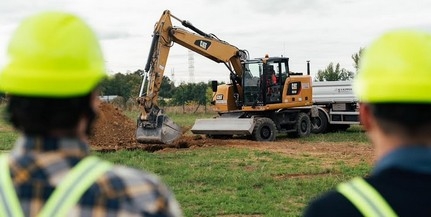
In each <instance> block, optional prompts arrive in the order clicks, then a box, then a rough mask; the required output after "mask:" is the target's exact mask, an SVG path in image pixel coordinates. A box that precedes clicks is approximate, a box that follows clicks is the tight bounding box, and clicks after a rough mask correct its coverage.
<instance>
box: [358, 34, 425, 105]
mask: <svg viewBox="0 0 431 217" xmlns="http://www.w3.org/2000/svg"><path fill="white" fill-rule="evenodd" d="M353 85H354V86H353V88H354V92H355V94H356V95H357V97H358V98H359V100H360V101H363V102H370V103H391V102H392V103H394V102H395V103H397V102H399V103H431V34H430V33H426V32H422V31H418V30H406V29H403V30H392V31H389V32H387V33H385V34H383V35H382V36H381V37H379V38H378V39H377V40H375V41H374V42H373V43H371V45H370V46H369V47H367V48H366V49H365V51H364V53H363V56H362V57H361V59H360V64H359V73H358V75H357V76H356V78H355V80H354V84H353Z"/></svg>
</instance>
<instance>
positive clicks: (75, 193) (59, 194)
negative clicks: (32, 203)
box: [39, 156, 111, 217]
mask: <svg viewBox="0 0 431 217" xmlns="http://www.w3.org/2000/svg"><path fill="white" fill-rule="evenodd" d="M110 168H111V164H109V163H108V162H105V161H101V160H99V159H98V158H97V157H94V156H89V157H86V158H84V159H83V160H81V161H80V162H79V164H78V165H76V166H75V167H74V168H73V169H72V170H71V171H70V172H69V173H68V174H67V175H66V177H65V178H64V180H63V181H62V182H61V183H60V184H59V185H58V186H57V187H56V188H55V191H54V193H52V195H51V196H50V197H49V199H48V201H47V202H46V204H45V206H44V207H43V209H42V211H41V212H40V213H39V217H51V216H65V214H66V213H67V212H68V211H69V210H70V209H71V208H72V206H74V205H75V204H76V203H77V202H78V201H79V199H80V198H81V196H82V195H83V194H84V192H85V191H86V190H87V189H88V188H89V187H90V186H91V185H92V184H93V183H94V182H95V181H96V180H97V178H99V177H100V176H101V175H102V174H103V173H105V172H106V171H107V170H109V169H110Z"/></svg>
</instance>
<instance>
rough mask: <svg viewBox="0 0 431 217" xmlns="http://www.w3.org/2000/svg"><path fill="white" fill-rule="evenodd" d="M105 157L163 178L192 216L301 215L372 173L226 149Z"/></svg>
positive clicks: (366, 168) (317, 161)
mask: <svg viewBox="0 0 431 217" xmlns="http://www.w3.org/2000/svg"><path fill="white" fill-rule="evenodd" d="M99 155H100V156H101V157H103V158H105V159H107V160H110V161H112V162H115V163H120V164H125V165H129V166H132V167H136V168H139V169H144V170H148V171H152V172H154V173H156V174H157V175H159V176H161V177H162V178H163V180H164V181H165V182H166V183H167V184H168V186H170V188H171V189H172V191H173V192H174V193H175V195H176V197H177V199H178V201H179V202H180V204H181V206H182V208H183V210H184V212H185V215H186V216H223V215H227V216H244V215H253V216H300V214H301V212H302V210H303V208H304V207H305V206H306V204H307V202H308V201H309V200H310V199H312V198H313V197H314V196H316V195H318V194H320V193H321V192H322V191H326V190H328V189H330V188H332V187H334V186H335V185H336V184H337V183H339V182H341V181H344V180H348V179H350V178H351V177H353V176H358V175H364V174H367V173H368V171H369V169H370V168H369V165H366V164H359V165H355V166H349V165H347V164H343V163H339V164H336V165H335V166H333V167H330V168H328V167H327V166H326V165H325V164H324V163H323V162H322V160H321V159H318V158H313V157H310V156H303V157H301V158H293V157H289V156H287V155H281V154H277V153H272V152H269V151H256V150H248V149H233V148H226V147H212V148H205V149H197V150H194V149H184V150H176V151H174V152H160V153H156V154H154V153H153V154H151V153H147V152H142V151H121V152H116V153H104V154H101V153H100V154H99Z"/></svg>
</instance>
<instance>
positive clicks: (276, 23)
mask: <svg viewBox="0 0 431 217" xmlns="http://www.w3.org/2000/svg"><path fill="white" fill-rule="evenodd" d="M53 9H55V10H63V11H69V12H73V13H75V14H77V15H79V16H80V17H82V18H84V19H85V20H86V21H87V23H89V25H90V26H91V27H92V28H93V29H94V30H95V31H96V33H97V35H98V37H99V39H100V41H101V45H102V49H103V51H104V55H105V59H106V63H107V69H108V70H109V72H110V73H117V72H124V73H126V72H133V71H136V70H137V69H143V68H144V67H145V63H146V59H147V56H148V51H149V46H150V43H151V35H152V31H153V27H154V24H155V22H156V21H158V20H159V18H160V16H161V14H162V12H163V11H164V10H166V9H168V10H170V11H171V13H172V14H173V15H175V16H176V17H178V18H180V19H183V20H188V21H190V22H191V23H192V24H193V25H194V26H196V27H197V28H199V29H201V30H202V31H204V32H206V33H213V34H215V35H216V36H218V37H219V38H220V39H222V40H225V41H227V42H229V43H230V44H232V45H235V46H237V47H238V48H240V49H246V50H248V51H249V53H250V56H251V57H252V58H254V57H262V56H264V55H265V54H269V55H270V56H280V55H283V56H287V57H289V58H290V68H291V71H296V72H305V71H306V61H307V60H310V62H311V72H312V74H313V75H314V74H315V73H316V72H317V71H318V70H319V69H324V68H326V66H327V65H328V64H329V63H330V62H334V63H340V65H341V67H343V68H346V69H348V70H351V71H354V68H353V61H352V59H351V55H352V54H354V53H356V52H358V51H359V48H361V47H365V46H366V45H368V44H369V43H370V42H371V41H372V40H373V39H374V38H376V37H377V36H378V35H380V34H381V33H383V32H384V31H387V30H390V29H395V28H406V27H408V28H410V27H411V28H419V29H424V30H427V31H431V19H430V18H431V15H430V10H431V1H429V0H408V1H406V0H181V1H176V0H170V1H169V0H121V1H119V0H103V1H95V0H31V1H28V0H1V1H0V66H3V65H4V64H5V63H6V62H7V57H6V49H7V43H8V41H9V38H10V35H11V34H12V31H13V30H14V29H15V28H16V27H17V25H18V23H19V21H20V20H22V19H23V18H24V17H26V16H28V15H30V14H33V13H35V12H39V11H44V10H53ZM174 25H176V26H180V25H181V24H180V23H175V21H174ZM193 58H194V64H193V66H194V73H193V74H194V76H193V77H191V76H190V74H191V73H190V70H189V65H190V62H189V60H188V59H189V52H188V50H187V49H186V48H184V47H182V46H181V45H178V44H176V45H174V47H173V48H172V49H171V53H170V56H169V59H168V64H167V66H166V71H165V75H166V76H168V77H170V78H171V79H172V80H174V81H175V82H176V83H177V84H178V83H179V82H189V81H195V82H199V81H205V82H206V81H208V80H219V81H225V82H226V81H228V74H229V73H228V71H227V69H226V68H225V67H224V65H223V64H217V63H215V62H212V61H211V60H209V59H206V58H204V57H202V56H200V55H199V54H196V53H195V54H194V55H193Z"/></svg>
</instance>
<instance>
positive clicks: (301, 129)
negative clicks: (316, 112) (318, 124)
mask: <svg viewBox="0 0 431 217" xmlns="http://www.w3.org/2000/svg"><path fill="white" fill-rule="evenodd" d="M310 132H311V120H310V117H309V116H308V115H307V114H305V113H303V112H301V113H299V114H298V118H297V121H296V131H295V132H291V133H288V136H289V137H292V138H302V137H307V136H309V135H310Z"/></svg>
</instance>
